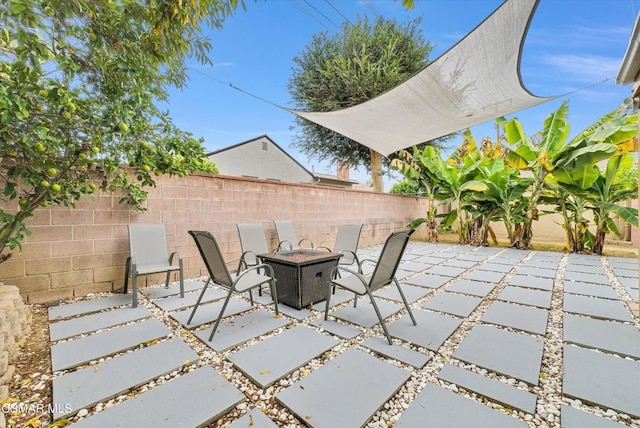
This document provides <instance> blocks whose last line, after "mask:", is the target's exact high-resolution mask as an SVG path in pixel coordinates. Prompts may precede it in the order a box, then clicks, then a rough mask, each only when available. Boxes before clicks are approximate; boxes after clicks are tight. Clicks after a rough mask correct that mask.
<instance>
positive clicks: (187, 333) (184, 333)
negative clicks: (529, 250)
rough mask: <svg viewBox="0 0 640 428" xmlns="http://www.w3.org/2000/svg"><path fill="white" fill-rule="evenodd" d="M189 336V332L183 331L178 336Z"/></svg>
mask: <svg viewBox="0 0 640 428" xmlns="http://www.w3.org/2000/svg"><path fill="white" fill-rule="evenodd" d="M190 334H191V332H190V331H183V332H182V333H180V336H182V337H187V336H189V335H190Z"/></svg>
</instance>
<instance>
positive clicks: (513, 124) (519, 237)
mask: <svg viewBox="0 0 640 428" xmlns="http://www.w3.org/2000/svg"><path fill="white" fill-rule="evenodd" d="M567 117H568V105H567V102H566V101H565V102H564V103H562V105H561V106H560V107H559V108H558V109H557V110H556V111H555V112H553V113H551V114H550V115H549V116H548V117H547V119H546V120H545V122H544V128H543V129H542V131H541V132H540V133H539V134H538V135H537V136H536V137H535V138H530V137H528V136H527V135H526V134H525V132H524V130H523V128H522V124H521V123H520V122H519V121H518V119H515V118H514V119H511V120H508V121H507V120H504V119H498V123H499V124H500V125H501V126H502V128H503V130H504V133H505V136H506V139H507V142H508V144H509V147H508V152H507V155H506V161H507V163H508V164H509V165H511V166H512V167H514V168H517V169H520V170H528V171H530V173H531V175H532V177H533V184H532V186H531V188H530V197H529V202H528V206H527V210H526V217H525V222H524V223H523V224H522V227H520V228H518V230H517V232H516V236H515V239H514V244H513V246H514V247H517V248H530V246H531V240H532V237H533V235H532V223H533V221H534V220H537V219H538V216H539V211H538V204H539V202H540V197H541V195H542V193H543V191H544V189H545V187H547V186H548V183H547V177H548V176H549V175H550V174H552V173H554V172H555V171H558V170H563V171H565V172H567V173H569V174H571V173H572V171H584V172H585V173H589V172H593V171H594V170H593V166H594V165H595V164H596V163H597V162H599V161H601V160H604V159H607V158H609V157H611V155H613V154H614V153H615V152H616V151H617V149H618V148H617V146H616V145H615V144H613V141H615V138H612V134H611V132H610V131H611V129H609V126H610V125H608V123H609V120H606V119H604V120H603V121H602V122H601V123H600V124H594V125H593V127H592V128H590V129H587V130H586V131H584V132H582V133H580V134H578V135H577V136H576V137H575V138H573V139H572V140H570V141H567V138H568V135H569V122H568V120H567ZM614 134H615V132H614Z"/></svg>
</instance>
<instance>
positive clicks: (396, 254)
mask: <svg viewBox="0 0 640 428" xmlns="http://www.w3.org/2000/svg"><path fill="white" fill-rule="evenodd" d="M413 232H414V229H409V230H403V231H401V232H394V233H392V234H391V235H389V237H388V238H387V241H386V242H385V243H384V247H383V248H382V252H381V253H380V258H379V259H378V263H377V264H376V267H375V269H374V271H373V274H372V275H371V280H370V281H369V288H370V289H371V291H373V290H377V289H378V288H381V287H384V286H385V285H387V284H389V283H391V281H393V277H394V275H395V274H396V270H397V269H398V265H399V264H400V259H401V258H402V254H403V253H404V250H405V248H406V247H407V243H408V242H409V238H410V237H411V234H412V233H413Z"/></svg>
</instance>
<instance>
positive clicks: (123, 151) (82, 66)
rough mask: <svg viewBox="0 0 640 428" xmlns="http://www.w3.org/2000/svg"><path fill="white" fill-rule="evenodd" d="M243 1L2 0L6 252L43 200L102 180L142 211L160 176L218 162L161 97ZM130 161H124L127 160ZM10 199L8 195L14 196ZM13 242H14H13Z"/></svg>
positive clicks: (0, 144)
mask: <svg viewBox="0 0 640 428" xmlns="http://www.w3.org/2000/svg"><path fill="white" fill-rule="evenodd" d="M237 6H238V2H237V0H232V1H230V2H222V1H219V0H200V1H197V2H195V1H191V2H183V1H182V0H165V1H162V2H136V1H120V2H114V1H89V0H44V1H40V0H38V1H36V0H8V1H4V2H1V3H0V22H2V24H3V25H2V31H1V32H0V58H1V61H2V62H0V184H2V185H3V188H2V189H1V190H2V196H0V198H2V201H3V202H6V203H10V202H12V201H13V202H15V207H16V208H15V210H8V211H4V210H0V262H1V261H3V260H6V258H8V257H9V256H10V254H11V253H10V252H11V250H13V249H15V248H16V247H20V242H21V241H22V240H23V238H24V237H25V236H26V235H28V234H29V231H28V228H27V226H26V224H25V220H26V219H28V218H29V217H31V216H32V215H33V212H34V211H35V210H36V209H38V207H40V206H47V205H64V206H71V207H73V206H74V205H75V203H76V201H77V200H78V199H80V198H81V197H82V196H83V195H88V194H91V193H92V192H94V190H96V189H97V188H101V189H103V190H105V191H113V190H119V191H121V192H122V193H121V194H122V198H121V201H122V202H128V203H130V204H132V206H133V207H134V208H136V209H141V208H142V205H141V203H142V202H143V201H144V200H145V198H146V194H147V193H146V191H145V190H144V187H146V186H153V185H154V184H155V183H154V181H153V178H152V175H153V174H156V175H160V174H163V173H169V174H180V175H184V174H187V173H188V172H190V171H195V170H200V171H208V172H215V171H216V170H215V166H214V165H213V164H211V163H208V162H206V161H204V160H203V158H204V150H203V147H202V144H201V142H200V141H197V140H195V139H194V138H193V137H192V136H191V135H190V134H189V133H186V132H183V131H181V130H179V129H177V128H176V127H175V126H174V125H173V123H172V121H171V119H170V118H169V116H168V112H161V111H159V110H158V109H157V108H156V106H155V103H156V102H157V101H160V100H166V99H167V97H168V92H167V91H168V89H169V87H172V86H177V87H180V86H183V85H184V84H185V82H186V79H187V76H186V66H185V60H186V58H188V57H195V58H196V59H197V60H198V61H200V62H202V63H206V62H208V61H209V60H208V58H207V56H206V54H207V51H208V50H209V48H210V44H209V42H208V40H207V39H206V38H205V37H203V36H202V34H201V27H200V25H201V23H203V24H208V25H210V26H213V27H217V28H219V27H220V26H221V24H222V22H223V20H224V19H225V17H227V16H229V15H230V14H231V13H232V12H233V11H234V9H235V8H236V7H237ZM123 165H124V166H129V167H131V169H130V170H128V171H127V170H123V169H121V166H123ZM5 205H6V204H5ZM7 250H8V251H7Z"/></svg>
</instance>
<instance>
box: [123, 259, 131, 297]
mask: <svg viewBox="0 0 640 428" xmlns="http://www.w3.org/2000/svg"><path fill="white" fill-rule="evenodd" d="M130 273H131V256H129V257H127V262H126V264H125V267H124V290H123V291H122V292H123V294H127V291H129V274H130Z"/></svg>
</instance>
